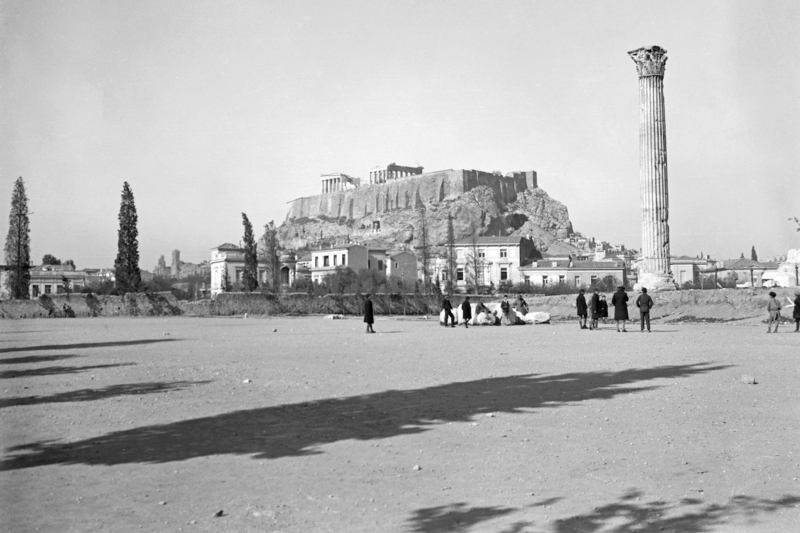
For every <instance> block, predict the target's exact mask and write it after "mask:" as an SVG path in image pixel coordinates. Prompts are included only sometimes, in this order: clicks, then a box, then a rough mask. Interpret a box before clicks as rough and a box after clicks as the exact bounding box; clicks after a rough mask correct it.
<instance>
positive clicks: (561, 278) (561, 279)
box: [558, 276, 567, 285]
mask: <svg viewBox="0 0 800 533" xmlns="http://www.w3.org/2000/svg"><path fill="white" fill-rule="evenodd" d="M566 281H567V276H558V284H559V285H563V284H564V283H565V282H566Z"/></svg>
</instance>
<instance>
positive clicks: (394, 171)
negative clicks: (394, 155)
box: [369, 163, 423, 185]
mask: <svg viewBox="0 0 800 533" xmlns="http://www.w3.org/2000/svg"><path fill="white" fill-rule="evenodd" d="M422 170H423V167H421V166H416V167H406V166H403V165H398V164H395V163H389V164H388V165H386V166H385V167H373V168H372V170H370V171H369V183H370V185H372V184H374V183H386V182H387V181H390V180H396V179H398V178H407V177H410V176H416V175H418V174H422Z"/></svg>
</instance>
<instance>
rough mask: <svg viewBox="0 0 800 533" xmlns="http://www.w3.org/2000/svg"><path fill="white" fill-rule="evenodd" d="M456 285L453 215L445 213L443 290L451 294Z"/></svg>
mask: <svg viewBox="0 0 800 533" xmlns="http://www.w3.org/2000/svg"><path fill="white" fill-rule="evenodd" d="M455 287H456V237H455V232H454V230H453V215H451V214H449V213H448V214H447V283H445V290H447V292H448V293H449V294H452V293H453V291H454V290H455Z"/></svg>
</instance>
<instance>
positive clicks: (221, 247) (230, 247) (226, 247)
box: [212, 242, 244, 251]
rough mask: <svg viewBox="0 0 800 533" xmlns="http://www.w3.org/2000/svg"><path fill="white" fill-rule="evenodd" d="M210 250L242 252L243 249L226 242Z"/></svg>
mask: <svg viewBox="0 0 800 533" xmlns="http://www.w3.org/2000/svg"><path fill="white" fill-rule="evenodd" d="M212 250H237V251H239V250H244V248H240V247H238V246H236V245H235V244H231V243H229V242H226V243H224V244H220V245H219V246H216V247H214V248H212Z"/></svg>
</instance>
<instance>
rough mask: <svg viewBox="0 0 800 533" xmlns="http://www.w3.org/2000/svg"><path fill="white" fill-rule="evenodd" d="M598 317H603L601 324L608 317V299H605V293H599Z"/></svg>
mask: <svg viewBox="0 0 800 533" xmlns="http://www.w3.org/2000/svg"><path fill="white" fill-rule="evenodd" d="M600 317H601V318H602V319H603V324H605V323H606V319H607V318H608V301H606V295H605V294H601V295H600Z"/></svg>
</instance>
